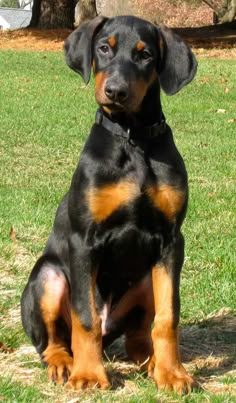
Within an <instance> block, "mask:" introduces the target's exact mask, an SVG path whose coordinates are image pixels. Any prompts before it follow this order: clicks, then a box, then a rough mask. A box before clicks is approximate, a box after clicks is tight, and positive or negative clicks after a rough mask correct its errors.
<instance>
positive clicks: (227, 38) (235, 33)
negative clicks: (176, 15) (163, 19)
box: [174, 21, 236, 49]
mask: <svg viewBox="0 0 236 403" xmlns="http://www.w3.org/2000/svg"><path fill="white" fill-rule="evenodd" d="M174 31H175V32H176V33H177V34H178V35H180V36H181V37H182V38H184V39H185V41H186V42H188V44H189V45H190V46H193V47H195V48H204V49H213V48H232V47H235V43H236V21H233V22H231V23H226V24H219V25H208V26H203V27H191V28H187V27H184V28H174Z"/></svg>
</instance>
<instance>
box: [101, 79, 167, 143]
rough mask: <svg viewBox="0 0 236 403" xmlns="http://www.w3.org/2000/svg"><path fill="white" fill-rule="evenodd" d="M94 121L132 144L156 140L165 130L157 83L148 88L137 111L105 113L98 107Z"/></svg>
mask: <svg viewBox="0 0 236 403" xmlns="http://www.w3.org/2000/svg"><path fill="white" fill-rule="evenodd" d="M157 91H159V93H158V92H157ZM95 121H96V124H98V125H101V126H103V127H104V128H105V129H106V130H108V131H109V132H110V133H112V134H113V135H116V136H120V137H123V138H125V139H127V140H128V141H129V142H130V143H131V144H132V145H137V144H142V143H146V144H147V143H150V142H153V141H157V140H158V139H159V138H160V135H162V134H164V133H165V131H166V123H165V117H164V115H163V112H162V108H161V103H160V87H159V84H158V85H157V86H155V85H153V86H152V87H151V88H150V89H149V91H148V93H147V94H146V96H145V98H144V100H143V102H142V106H141V108H140V111H139V112H138V113H135V114H126V113H125V112H121V113H114V114H106V113H104V111H103V110H102V108H100V109H98V111H97V114H96V120H95Z"/></svg>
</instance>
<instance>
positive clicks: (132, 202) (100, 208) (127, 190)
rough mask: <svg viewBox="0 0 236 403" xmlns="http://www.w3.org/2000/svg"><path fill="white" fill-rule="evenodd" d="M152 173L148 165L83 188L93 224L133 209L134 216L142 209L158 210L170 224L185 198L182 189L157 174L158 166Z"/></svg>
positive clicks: (154, 211)
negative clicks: (85, 189) (107, 181)
mask: <svg viewBox="0 0 236 403" xmlns="http://www.w3.org/2000/svg"><path fill="white" fill-rule="evenodd" d="M156 170H157V173H156V174H154V173H153V172H152V174H151V173H150V172H149V168H148V167H147V166H145V169H142V172H141V170H140V169H139V170H138V169H137V170H134V171H133V172H132V174H131V175H126V176H124V177H122V178H121V179H119V180H117V181H114V182H112V183H108V184H106V183H105V184H103V185H100V186H91V187H89V188H88V189H87V191H86V201H87V206H88V209H89V211H90V214H91V216H92V219H93V220H94V222H95V223H97V224H99V223H102V222H104V221H106V220H107V219H109V218H110V217H111V216H112V215H114V214H115V213H117V212H118V211H122V210H123V211H127V210H129V211H135V216H136V218H138V216H139V215H143V210H144V209H145V210H146V211H147V210H149V211H150V212H151V211H152V212H153V214H154V215H155V214H156V213H157V212H158V213H160V214H161V215H162V216H163V217H164V218H165V219H167V220H168V221H169V222H170V223H173V222H175V218H176V215H177V214H178V213H179V212H180V211H181V210H182V208H183V206H184V204H185V201H186V192H185V190H182V189H180V188H179V187H177V186H173V185H170V184H169V183H168V181H165V180H164V179H163V178H162V176H161V175H160V174H159V172H161V167H159V169H158V168H156Z"/></svg>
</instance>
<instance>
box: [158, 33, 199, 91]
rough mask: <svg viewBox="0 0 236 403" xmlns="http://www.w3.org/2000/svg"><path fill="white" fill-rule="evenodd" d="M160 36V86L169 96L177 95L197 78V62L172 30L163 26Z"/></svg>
mask: <svg viewBox="0 0 236 403" xmlns="http://www.w3.org/2000/svg"><path fill="white" fill-rule="evenodd" d="M158 31H159V35H160V54H161V63H160V65H159V68H158V72H159V80H160V85H161V88H162V89H163V91H164V92H165V93H166V94H168V95H173V94H176V92H178V91H179V90H180V89H181V88H182V87H184V86H185V85H187V84H188V83H189V82H190V81H191V80H192V79H193V78H194V76H195V74H196V71H197V61H196V58H195V56H194V54H193V53H192V51H191V49H190V48H189V47H188V45H186V44H185V43H184V41H183V40H182V39H181V38H180V37H179V36H178V35H176V34H175V33H174V32H173V31H172V30H170V29H168V28H166V27H164V26H162V27H160V28H159V29H158Z"/></svg>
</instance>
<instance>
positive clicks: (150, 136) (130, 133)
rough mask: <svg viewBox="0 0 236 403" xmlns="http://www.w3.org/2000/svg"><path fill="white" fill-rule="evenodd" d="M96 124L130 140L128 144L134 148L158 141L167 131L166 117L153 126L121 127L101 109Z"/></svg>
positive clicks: (97, 114)
mask: <svg viewBox="0 0 236 403" xmlns="http://www.w3.org/2000/svg"><path fill="white" fill-rule="evenodd" d="M95 123H96V124H97V125H100V126H103V127H104V128H105V129H106V130H108V131H109V132H111V133H112V134H114V135H115V136H120V137H122V138H124V139H126V140H128V142H129V143H130V144H132V145H133V146H136V145H137V144H138V143H147V142H153V141H156V140H157V139H158V138H159V137H160V135H162V134H164V133H165V131H166V121H165V117H164V115H162V119H161V121H160V122H158V123H155V124H154V125H152V126H138V127H127V126H125V125H120V124H119V123H117V122H113V121H112V120H111V119H110V118H108V117H107V116H106V115H105V114H104V113H103V111H102V110H101V109H98V110H97V113H96V117H95Z"/></svg>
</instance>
